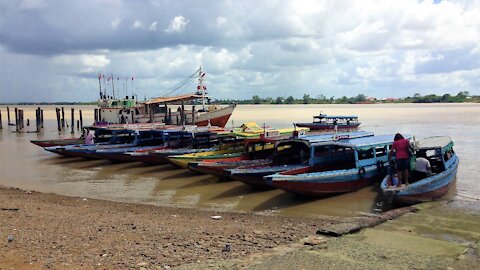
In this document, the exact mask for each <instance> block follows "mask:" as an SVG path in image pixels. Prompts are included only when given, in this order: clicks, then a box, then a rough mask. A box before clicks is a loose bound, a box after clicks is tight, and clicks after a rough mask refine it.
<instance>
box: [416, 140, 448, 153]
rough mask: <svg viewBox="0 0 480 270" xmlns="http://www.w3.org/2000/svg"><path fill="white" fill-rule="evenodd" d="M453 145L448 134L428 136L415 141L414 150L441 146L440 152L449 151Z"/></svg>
mask: <svg viewBox="0 0 480 270" xmlns="http://www.w3.org/2000/svg"><path fill="white" fill-rule="evenodd" d="M452 147H453V141H452V138H451V137H448V136H435V137H428V138H424V139H421V140H418V141H417V142H415V149H416V150H428V149H435V148H442V152H446V151H449V150H450V149H451V148H452Z"/></svg>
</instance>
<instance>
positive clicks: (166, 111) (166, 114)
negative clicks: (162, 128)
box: [163, 102, 168, 124]
mask: <svg viewBox="0 0 480 270" xmlns="http://www.w3.org/2000/svg"><path fill="white" fill-rule="evenodd" d="M163 122H164V123H165V124H167V122H168V109H167V102H165V117H164V119H163Z"/></svg>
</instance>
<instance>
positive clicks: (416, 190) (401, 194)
mask: <svg viewBox="0 0 480 270" xmlns="http://www.w3.org/2000/svg"><path fill="white" fill-rule="evenodd" d="M454 158H455V160H454V162H453V164H452V165H451V166H450V167H449V168H448V169H446V170H445V171H443V172H442V173H439V174H436V175H433V176H430V177H427V178H425V179H422V180H420V181H417V182H414V183H412V184H410V185H408V186H406V187H403V188H399V189H395V188H393V189H389V188H387V177H385V178H384V179H383V181H382V183H381V185H380V187H381V189H382V191H383V194H384V195H385V196H386V197H387V198H389V199H391V200H392V201H393V202H394V203H397V204H416V203H422V202H428V201H433V200H436V199H438V198H440V197H442V196H443V195H445V194H446V193H447V192H448V191H449V189H450V187H451V186H452V184H453V183H454V181H455V178H456V175H457V170H458V164H459V159H458V157H457V156H456V155H455V156H454Z"/></svg>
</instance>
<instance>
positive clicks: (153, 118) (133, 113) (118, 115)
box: [95, 68, 236, 127]
mask: <svg viewBox="0 0 480 270" xmlns="http://www.w3.org/2000/svg"><path fill="white" fill-rule="evenodd" d="M195 74H198V84H197V90H196V92H194V93H189V94H183V95H176V96H168V97H158V98H153V99H150V100H147V101H144V102H139V101H137V100H136V99H135V98H134V96H132V98H129V97H128V96H127V97H125V99H110V98H108V97H107V96H106V95H105V94H103V95H102V92H101V89H100V93H101V94H100V95H101V99H100V100H99V106H100V108H99V109H98V110H96V113H95V123H96V124H97V125H107V124H130V123H165V124H169V125H197V126H207V125H212V126H219V127H225V125H226V124H227V122H228V119H229V118H230V116H231V115H232V113H233V110H234V109H235V106H236V105H235V104H232V105H228V106H223V107H222V106H218V105H210V104H209V100H210V97H209V96H207V88H206V86H205V85H204V77H205V73H204V72H203V71H202V69H201V68H199V69H198V71H196V72H195Z"/></svg>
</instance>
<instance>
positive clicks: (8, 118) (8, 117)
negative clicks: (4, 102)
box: [7, 107, 11, 125]
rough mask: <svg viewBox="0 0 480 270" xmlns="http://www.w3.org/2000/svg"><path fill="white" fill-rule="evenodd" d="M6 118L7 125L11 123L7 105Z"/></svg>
mask: <svg viewBox="0 0 480 270" xmlns="http://www.w3.org/2000/svg"><path fill="white" fill-rule="evenodd" d="M7 120H8V123H7V125H11V122H10V108H9V107H7Z"/></svg>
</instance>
